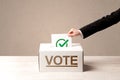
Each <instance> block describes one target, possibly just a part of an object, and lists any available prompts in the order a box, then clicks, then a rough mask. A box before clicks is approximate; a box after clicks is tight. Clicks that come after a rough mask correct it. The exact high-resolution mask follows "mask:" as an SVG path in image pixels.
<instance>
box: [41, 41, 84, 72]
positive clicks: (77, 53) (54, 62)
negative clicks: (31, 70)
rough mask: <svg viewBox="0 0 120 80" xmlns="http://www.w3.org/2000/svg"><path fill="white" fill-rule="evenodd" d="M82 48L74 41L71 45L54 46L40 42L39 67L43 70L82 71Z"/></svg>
mask: <svg viewBox="0 0 120 80" xmlns="http://www.w3.org/2000/svg"><path fill="white" fill-rule="evenodd" d="M83 58H84V54H83V49H82V47H81V45H80V44H77V43H74V44H72V46H71V47H64V48H61V47H54V46H53V45H52V44H51V43H41V44H40V48H39V69H40V71H44V72H47V71H49V72H51V71H52V72H56V71H59V72H70V71H72V72H82V71H83V63H84V59H83Z"/></svg>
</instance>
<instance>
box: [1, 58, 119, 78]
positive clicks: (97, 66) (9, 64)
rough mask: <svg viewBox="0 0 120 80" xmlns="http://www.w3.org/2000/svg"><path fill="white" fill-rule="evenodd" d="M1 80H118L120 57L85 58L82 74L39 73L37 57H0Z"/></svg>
mask: <svg viewBox="0 0 120 80" xmlns="http://www.w3.org/2000/svg"><path fill="white" fill-rule="evenodd" d="M0 79H1V80H120V56H85V57H84V72H39V68H38V56H0Z"/></svg>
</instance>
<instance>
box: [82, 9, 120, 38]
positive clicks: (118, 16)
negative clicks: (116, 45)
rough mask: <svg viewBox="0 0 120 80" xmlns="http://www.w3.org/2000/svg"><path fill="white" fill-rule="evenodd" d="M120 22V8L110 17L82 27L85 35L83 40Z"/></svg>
mask: <svg viewBox="0 0 120 80" xmlns="http://www.w3.org/2000/svg"><path fill="white" fill-rule="evenodd" d="M119 21H120V8H119V9H118V10H116V11H114V12H112V13H111V14H110V15H107V16H104V17H102V18H101V19H98V20H97V21H95V22H93V23H90V24H88V25H86V26H84V27H82V28H81V29H80V30H81V32H82V33H83V38H86V37H88V36H90V35H92V34H94V33H96V32H98V31H101V30H103V29H105V28H108V27H110V26H112V25H113V24H116V23H118V22H119Z"/></svg>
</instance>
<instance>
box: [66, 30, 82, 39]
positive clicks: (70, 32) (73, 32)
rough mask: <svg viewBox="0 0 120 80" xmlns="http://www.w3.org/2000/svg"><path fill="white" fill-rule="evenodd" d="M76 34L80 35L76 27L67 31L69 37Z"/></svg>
mask: <svg viewBox="0 0 120 80" xmlns="http://www.w3.org/2000/svg"><path fill="white" fill-rule="evenodd" d="M78 35H80V31H79V30H78V29H75V28H72V29H70V31H69V32H68V36H69V37H75V36H78Z"/></svg>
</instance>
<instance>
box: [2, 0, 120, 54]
mask: <svg viewBox="0 0 120 80" xmlns="http://www.w3.org/2000/svg"><path fill="white" fill-rule="evenodd" d="M119 7H120V0H0V55H38V49H39V43H45V42H49V43H50V42H51V41H50V38H51V37H50V36H51V34H52V33H67V32H68V31H69V29H70V28H72V27H74V28H77V29H79V28H81V27H83V26H84V25H87V24H89V23H91V22H93V21H95V20H97V19H99V18H101V17H103V16H105V15H107V14H110V13H111V12H112V11H115V10H116V9H118V8H119ZM119 35H120V23H118V24H116V25H114V26H112V27H110V28H108V29H106V30H104V31H102V32H99V33H96V34H94V35H92V36H90V37H89V38H86V39H81V38H80V36H78V37H75V38H73V42H79V43H81V44H82V46H83V48H84V52H85V55H115V56H117V55H120V43H119V42H120V36H119Z"/></svg>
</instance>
